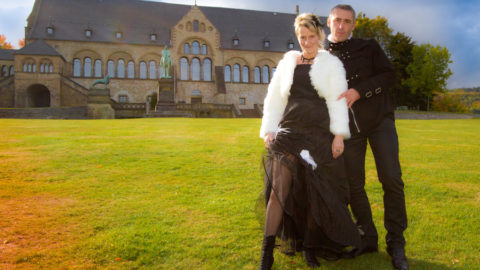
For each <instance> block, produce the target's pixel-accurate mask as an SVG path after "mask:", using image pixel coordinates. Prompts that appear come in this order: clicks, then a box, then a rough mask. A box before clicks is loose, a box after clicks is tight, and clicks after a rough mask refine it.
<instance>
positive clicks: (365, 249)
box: [356, 240, 378, 256]
mask: <svg viewBox="0 0 480 270" xmlns="http://www.w3.org/2000/svg"><path fill="white" fill-rule="evenodd" d="M372 252H378V245H377V243H372V242H370V243H369V242H368V241H364V240H363V241H362V247H361V248H360V249H359V250H358V251H357V254H356V256H360V255H362V254H365V253H372Z"/></svg>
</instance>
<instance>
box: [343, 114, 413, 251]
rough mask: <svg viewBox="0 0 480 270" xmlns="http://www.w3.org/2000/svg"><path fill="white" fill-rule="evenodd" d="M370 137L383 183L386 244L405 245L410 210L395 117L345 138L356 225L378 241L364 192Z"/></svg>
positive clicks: (370, 240)
mask: <svg viewBox="0 0 480 270" xmlns="http://www.w3.org/2000/svg"><path fill="white" fill-rule="evenodd" d="M367 140H368V143H369V144H370V147H371V149H372V152H373V156H374V158H375V165H376V167H377V174H378V179H379V180H380V182H381V183H382V187H383V192H384V193H383V203H384V207H385V216H384V224H385V228H386V229H387V235H386V241H387V245H395V244H399V245H402V246H404V245H405V238H404V237H403V231H404V230H405V229H406V228H407V213H406V209H405V195H404V191H403V187H404V185H403V181H402V171H401V169H400V161H399V159H398V136H397V130H396V128H395V121H394V120H392V119H390V118H384V119H383V120H382V121H381V122H380V124H379V125H378V126H377V127H376V128H374V129H372V130H371V131H370V132H368V133H366V134H360V135H356V136H354V137H352V138H351V139H349V140H346V141H345V152H344V159H345V164H346V167H347V176H348V181H349V185H350V206H351V209H352V212H353V215H354V216H355V219H356V220H357V225H358V226H359V228H360V229H361V230H362V231H363V232H364V233H365V235H364V236H363V240H364V241H365V242H366V243H367V244H369V245H372V244H375V245H376V244H377V242H378V233H377V229H376V228H375V224H374V223H373V219H372V210H371V208H370V203H369V201H368V197H367V193H366V192H365V154H366V150H367Z"/></svg>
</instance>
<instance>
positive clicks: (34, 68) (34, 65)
mask: <svg viewBox="0 0 480 270" xmlns="http://www.w3.org/2000/svg"><path fill="white" fill-rule="evenodd" d="M32 72H37V64H33V65H32Z"/></svg>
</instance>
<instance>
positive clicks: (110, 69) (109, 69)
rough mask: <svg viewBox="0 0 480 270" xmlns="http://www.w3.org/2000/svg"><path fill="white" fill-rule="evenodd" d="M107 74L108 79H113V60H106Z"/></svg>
mask: <svg viewBox="0 0 480 270" xmlns="http://www.w3.org/2000/svg"><path fill="white" fill-rule="evenodd" d="M107 74H108V76H110V78H114V77H115V63H114V62H113V60H108V62H107Z"/></svg>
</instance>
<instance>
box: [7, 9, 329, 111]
mask: <svg viewBox="0 0 480 270" xmlns="http://www.w3.org/2000/svg"><path fill="white" fill-rule="evenodd" d="M293 8H294V7H292V10H293ZM297 10H298V7H297ZM297 12H298V11H297ZM295 16H296V14H295V13H292V14H287V13H277V12H268V11H255V10H241V9H229V8H218V7H200V6H196V5H194V6H187V5H177V4H169V3H159V2H150V1H140V0H82V1H75V0H36V1H35V4H34V7H33V9H32V12H31V14H30V16H29V17H28V18H27V26H26V28H25V40H26V46H25V47H24V48H22V49H20V50H8V51H7V50H4V52H2V53H1V54H0V68H1V73H2V74H1V75H2V77H0V98H1V101H0V107H16V108H25V107H48V106H50V107H69V106H82V105H85V104H86V102H87V99H88V98H87V96H88V91H89V89H90V87H91V86H92V84H93V83H94V81H95V80H98V79H101V78H104V77H105V76H106V75H109V77H110V83H109V88H110V97H111V99H112V100H113V101H115V102H117V103H127V104H128V103H145V102H146V101H148V100H152V99H154V100H157V99H158V94H159V92H161V91H173V97H174V102H175V103H177V104H195V103H208V104H232V105H234V106H235V107H237V108H238V109H253V108H254V106H255V104H262V103H263V99H264V97H265V95H266V91H267V85H268V83H269V82H270V79H271V78H272V76H273V74H274V72H275V67H276V65H277V63H278V61H279V60H280V59H281V57H282V55H283V54H284V53H285V52H286V51H288V50H292V49H294V50H295V49H296V50H299V49H300V47H299V45H298V42H297V40H296V37H295V34H294V28H293V22H294V19H295ZM324 19H325V18H324ZM165 47H167V48H168V50H169V51H170V54H171V59H172V66H171V69H170V73H171V75H172V79H171V80H173V84H172V87H167V88H173V89H162V87H164V86H163V85H164V84H162V80H164V79H163V78H162V76H163V75H164V74H162V69H161V65H160V60H161V57H162V51H163V50H164V48H165Z"/></svg>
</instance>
